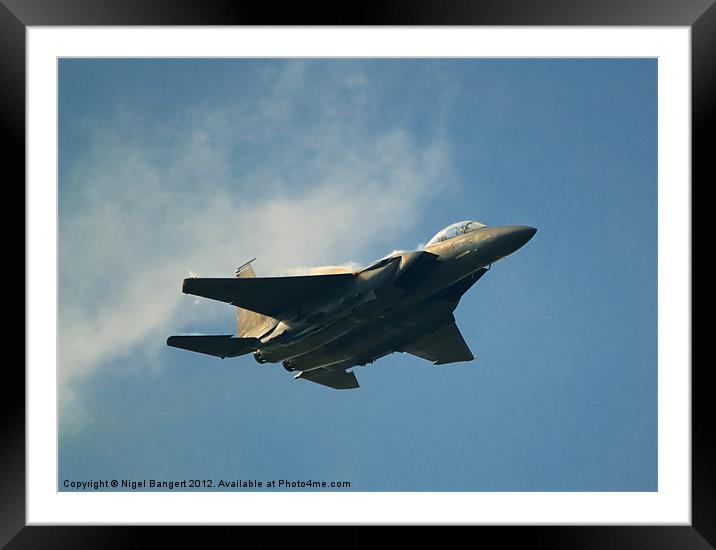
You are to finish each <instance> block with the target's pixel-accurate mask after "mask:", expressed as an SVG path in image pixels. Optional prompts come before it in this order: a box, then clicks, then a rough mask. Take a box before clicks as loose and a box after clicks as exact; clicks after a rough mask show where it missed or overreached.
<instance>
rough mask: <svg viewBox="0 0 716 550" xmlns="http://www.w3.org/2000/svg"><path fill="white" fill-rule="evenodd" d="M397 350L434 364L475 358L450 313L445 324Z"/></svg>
mask: <svg viewBox="0 0 716 550" xmlns="http://www.w3.org/2000/svg"><path fill="white" fill-rule="evenodd" d="M399 351H402V352H406V353H410V354H411V355H416V356H418V357H421V358H423V359H427V360H428V361H432V362H433V364H434V365H443V364H445V363H458V362H460V361H472V360H473V359H474V358H475V356H474V355H473V354H472V352H471V351H470V348H468V347H467V344H466V343H465V339H464V338H463V337H462V334H460V330H459V329H458V328H457V325H456V324H455V318H454V317H453V316H452V315H450V317H449V318H448V320H447V322H446V323H445V324H443V325H441V326H440V327H438V328H437V329H436V330H434V331H432V332H430V333H428V334H425V335H424V336H421V337H420V338H418V339H417V340H414V341H413V342H411V343H410V344H408V345H406V346H403V347H402V348H401V349H400V350H399Z"/></svg>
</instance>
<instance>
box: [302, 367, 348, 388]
mask: <svg viewBox="0 0 716 550" xmlns="http://www.w3.org/2000/svg"><path fill="white" fill-rule="evenodd" d="M294 378H295V379H297V380H308V381H310V382H315V383H316V384H321V385H322V386H328V387H329V388H334V389H336V390H350V389H353V388H358V387H360V386H359V385H358V380H357V379H356V375H355V374H354V373H353V372H346V371H344V370H341V369H338V370H334V369H314V370H308V371H301V372H299V373H298V374H297V375H296V376H294Z"/></svg>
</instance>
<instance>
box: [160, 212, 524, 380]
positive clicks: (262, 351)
mask: <svg viewBox="0 0 716 550" xmlns="http://www.w3.org/2000/svg"><path fill="white" fill-rule="evenodd" d="M536 232H537V230H536V229H534V228H533V227H527V226H523V225H506V226H495V227H489V226H486V225H484V224H482V223H479V222H476V221H462V222H457V223H454V224H452V225H449V226H448V227H446V228H445V229H443V230H442V231H440V232H439V233H437V234H436V235H435V236H434V237H433V238H432V239H430V241H428V243H427V244H426V245H425V247H424V248H423V249H422V250H417V251H412V252H395V253H392V254H390V255H388V256H387V257H385V258H383V259H381V260H380V261H378V262H376V263H374V264H373V265H370V266H368V267H366V268H363V269H361V270H359V271H354V272H346V273H334V274H330V275H307V276H294V277H256V275H255V273H254V271H253V268H252V267H251V262H253V261H254V260H251V261H250V262H247V263H246V264H244V265H242V266H241V267H239V268H238V269H237V270H236V277H233V278H221V279H210V278H196V277H192V278H189V279H184V283H183V286H182V291H183V292H184V293H185V294H192V295H195V296H202V297H205V298H210V299H212V300H219V301H221V302H226V303H229V304H231V305H234V306H236V307H237V314H236V320H237V331H236V335H235V336H233V335H207V336H170V337H169V338H168V339H167V345H169V346H172V347H176V348H182V349H185V350H190V351H195V352H199V353H205V354H208V355H213V356H216V357H221V358H222V359H223V358H225V357H237V356H240V355H244V354H247V353H253V355H254V358H255V359H256V361H258V362H259V363H278V362H281V363H282V364H283V367H284V368H285V369H286V370H287V371H297V374H296V375H295V376H294V378H296V379H300V380H309V381H311V382H316V383H318V384H322V385H324V386H328V387H330V388H335V389H350V388H357V387H358V381H357V380H356V376H355V374H354V373H353V371H348V370H346V369H350V368H351V367H355V366H363V365H367V364H369V363H373V362H374V361H375V360H376V359H379V358H381V357H384V356H386V355H389V354H391V353H393V352H396V351H398V352H403V353H410V354H412V355H416V356H418V357H421V358H423V359H427V360H428V361H432V362H433V364H435V365H443V364H445V363H456V362H460V361H472V360H473V359H475V357H474V356H473V354H472V353H471V352H470V349H469V348H468V346H467V344H466V343H465V340H464V339H463V337H462V335H461V334H460V331H459V330H458V328H457V326H456V324H455V317H454V316H453V311H454V310H455V308H456V307H457V305H458V302H459V301H460V298H461V297H462V296H463V294H465V292H467V290H468V289H469V288H470V287H471V286H472V285H474V284H475V283H476V282H477V281H478V280H479V279H480V277H482V276H483V275H484V274H485V273H487V271H488V270H489V269H490V267H491V265H492V264H493V263H495V262H496V261H498V260H500V259H501V258H504V257H505V256H507V255H509V254H512V253H513V252H515V251H516V250H518V249H519V248H521V247H522V246H524V245H525V244H526V243H527V241H529V240H530V239H531V238H532V237H533V236H534V234H535V233H536ZM254 259H255V258H254Z"/></svg>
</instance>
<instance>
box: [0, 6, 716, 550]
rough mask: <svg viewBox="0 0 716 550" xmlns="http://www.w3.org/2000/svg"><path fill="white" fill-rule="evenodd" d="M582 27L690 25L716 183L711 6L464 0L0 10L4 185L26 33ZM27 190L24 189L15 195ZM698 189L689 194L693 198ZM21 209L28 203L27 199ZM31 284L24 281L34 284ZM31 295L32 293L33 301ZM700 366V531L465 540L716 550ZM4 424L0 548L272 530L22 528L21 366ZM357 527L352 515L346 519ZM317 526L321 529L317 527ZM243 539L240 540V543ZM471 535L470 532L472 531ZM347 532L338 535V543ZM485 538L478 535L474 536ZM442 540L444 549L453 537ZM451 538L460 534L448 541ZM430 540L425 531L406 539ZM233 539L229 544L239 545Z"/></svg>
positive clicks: (696, 521)
mask: <svg viewBox="0 0 716 550" xmlns="http://www.w3.org/2000/svg"><path fill="white" fill-rule="evenodd" d="M284 24H291V25H306V24H311V25H317V24H327V25H340V24H351V25H364V24H365V25H585V26H685V27H690V28H691V33H692V34H691V36H692V44H691V48H692V50H691V53H692V59H691V62H692V179H693V181H694V182H697V181H701V182H702V183H701V185H702V186H703V185H704V184H705V183H706V182H713V181H716V178H715V177H714V168H713V165H714V163H713V161H712V159H711V157H712V156H713V151H712V149H711V148H710V147H709V145H710V140H709V136H713V135H715V134H716V132H714V119H715V117H714V111H715V110H716V109H715V106H716V97H715V95H716V40H714V37H716V6H715V5H714V0H681V1H680V2H664V1H659V2H654V1H651V2H648V1H647V0H622V1H618V0H602V1H595V0H568V1H566V2H553V1H550V0H531V1H525V0H522V1H520V0H489V1H479V0H472V1H469V0H462V1H458V2H450V3H446V2H440V1H437V0H431V1H424V0H414V1H411V2H405V1H403V2H380V3H377V2H362V3H360V5H358V4H355V5H351V6H350V7H349V6H347V5H338V4H336V5H335V6H334V7H326V6H321V7H320V8H319V7H317V6H307V5H304V4H295V5H293V6H292V7H291V5H290V4H286V5H285V6H284V5H282V6H281V9H280V10H277V9H276V7H275V6H273V5H271V4H269V3H263V4H260V3H256V2H231V1H225V0H220V1H207V2H202V3H199V2H190V1H188V0H125V1H123V2H117V1H111V0H94V1H93V0H0V52H2V53H1V54H0V75H1V80H0V82H2V85H1V86H0V99H1V101H0V109H1V110H2V122H3V124H2V128H3V130H4V131H3V145H4V147H3V152H4V154H3V158H4V164H5V168H6V169H7V168H8V167H11V168H13V169H14V170H12V171H11V173H12V174H13V177H12V179H9V178H8V179H7V180H6V191H9V190H10V189H11V188H12V187H13V186H12V183H14V182H19V181H24V178H25V160H24V159H25V154H24V153H25V91H26V90H25V47H26V42H25V31H26V27H28V26H65V25H70V26H78V25H284ZM17 187H20V186H17ZM693 187H694V186H692V189H693ZM23 201H24V196H23ZM26 276H27V274H26ZM26 292H27V290H26ZM708 368H709V367H707V366H706V365H705V364H704V363H703V362H701V363H700V362H698V361H696V362H692V523H691V525H690V526H568V527H564V526H525V527H466V528H460V530H461V531H462V532H461V533H459V534H460V535H468V536H469V537H477V539H476V540H480V541H484V540H487V539H488V538H493V537H497V538H499V544H500V545H501V546H504V545H511V544H522V545H528V546H529V547H537V548H540V547H546V548H569V549H577V548H610V549H618V548H664V549H666V548H669V549H670V548H674V549H676V548H679V549H681V548H704V549H705V548H713V547H714V546H716V521H714V518H716V498H715V495H716V475H714V474H715V472H714V470H715V469H716V467H715V466H714V465H716V456H715V452H714V437H713V433H714V431H715V430H714V427H713V425H712V424H711V422H710V419H711V417H712V414H713V411H714V405H713V400H712V397H711V396H710V395H708V394H709V393H710V392H711V389H710V385H709V384H708V383H707V382H706V380H707V369H708ZM4 375H5V384H4V387H5V392H4V396H3V400H2V407H3V411H2V414H3V417H2V419H3V422H2V425H1V426H2V428H1V429H2V431H1V432H0V436H1V438H0V441H2V452H1V455H0V456H2V460H1V461H0V465H1V467H0V544H2V545H7V548H26V547H27V548H45V547H48V548H49V547H51V548H64V547H68V548H69V547H72V548H78V547H103V548H106V547H128V546H132V547H134V546H140V545H142V544H143V543H144V544H146V543H148V542H150V541H153V540H154V539H155V538H156V540H157V541H160V542H161V543H163V544H167V543H170V542H171V539H173V538H180V539H181V541H182V542H184V543H187V542H188V543H192V542H197V541H200V542H201V543H202V544H206V543H207V540H208V537H211V538H213V537H214V536H216V535H220V536H224V535H227V534H228V536H230V537H232V539H233V540H234V541H235V542H237V543H239V542H242V541H243V542H248V540H249V537H250V538H254V537H255V536H258V537H265V536H266V535H265V532H264V531H265V528H255V527H242V528H234V527H224V528H215V529H211V530H208V529H207V528H189V527H181V528H160V527H130V526H125V527H118V526H113V527H99V526H95V527H79V526H76V527H69V526H43V527H34V526H33V527H29V526H26V525H25V392H24V391H20V388H24V387H25V378H24V372H23V371H22V370H21V369H20V367H19V366H16V365H15V364H14V362H12V361H8V362H6V365H5V373H4ZM346 519H347V521H350V511H346ZM317 521H320V518H317ZM236 529H241V530H242V531H241V533H240V535H239V536H240V538H239V539H237V538H236V537H237V531H236ZM466 529H470V531H469V532H466V531H465V530H466ZM336 530H338V532H335V531H336ZM475 530H476V531H475ZM437 531H438V532H437V533H436V534H433V533H434V531H433V532H431V533H430V536H439V537H440V538H441V540H442V542H444V536H445V535H444V533H443V532H442V530H440V529H438V530H437ZM451 534H452V533H451ZM406 535H407V536H408V537H409V538H412V537H416V539H418V540H420V541H422V542H430V541H429V538H428V540H426V535H427V533H426V531H425V530H424V529H422V528H416V529H412V530H410V532H409V533H406V532H405V530H404V529H402V530H401V532H400V533H399V536H401V538H402V537H405V536H406ZM384 536H385V530H384V529H381V530H380V533H375V531H374V529H372V528H368V527H356V526H352V527H347V528H332V529H329V530H328V532H321V533H320V534H316V533H314V532H313V530H311V532H306V530H302V529H299V528H281V529H276V528H274V529H272V532H271V534H270V537H271V542H272V543H276V544H281V543H283V542H286V543H288V544H292V545H293V544H296V543H297V542H298V543H300V542H304V541H305V542H310V544H312V545H314V546H315V545H320V544H321V543H323V544H326V545H328V544H330V545H332V546H334V545H335V544H341V545H350V546H358V544H365V543H370V542H372V539H373V538H374V537H380V538H382V537H384ZM230 540H231V539H230Z"/></svg>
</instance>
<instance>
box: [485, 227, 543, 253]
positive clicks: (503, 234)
mask: <svg viewBox="0 0 716 550" xmlns="http://www.w3.org/2000/svg"><path fill="white" fill-rule="evenodd" d="M535 233H537V230H536V229H535V228H534V227H529V226H527V225H504V226H501V227H497V228H495V230H494V235H495V237H496V238H495V247H496V248H495V250H494V252H495V254H496V257H497V258H503V257H505V256H507V255H509V254H512V253H513V252H515V251H516V250H519V249H520V248H522V247H523V246H524V245H525V244H527V242H528V241H529V240H530V239H531V238H532V237H534V235H535Z"/></svg>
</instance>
